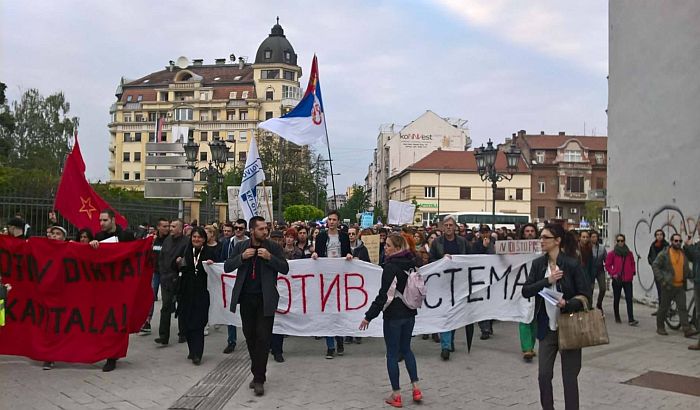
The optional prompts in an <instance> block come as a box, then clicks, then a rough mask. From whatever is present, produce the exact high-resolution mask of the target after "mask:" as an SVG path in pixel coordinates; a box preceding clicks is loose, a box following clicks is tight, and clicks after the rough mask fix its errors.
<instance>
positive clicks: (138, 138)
mask: <svg viewBox="0 0 700 410" xmlns="http://www.w3.org/2000/svg"><path fill="white" fill-rule="evenodd" d="M134 142H141V133H140V132H135V133H134Z"/></svg>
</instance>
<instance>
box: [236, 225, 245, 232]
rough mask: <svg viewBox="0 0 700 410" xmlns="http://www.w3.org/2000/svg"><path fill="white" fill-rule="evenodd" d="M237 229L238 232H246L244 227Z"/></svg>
mask: <svg viewBox="0 0 700 410" xmlns="http://www.w3.org/2000/svg"><path fill="white" fill-rule="evenodd" d="M235 229H236V230H237V231H245V228H244V227H242V226H237V227H236V228H235Z"/></svg>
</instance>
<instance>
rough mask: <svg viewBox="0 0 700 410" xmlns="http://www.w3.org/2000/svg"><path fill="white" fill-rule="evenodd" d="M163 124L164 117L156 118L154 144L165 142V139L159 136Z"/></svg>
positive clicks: (161, 132)
mask: <svg viewBox="0 0 700 410" xmlns="http://www.w3.org/2000/svg"><path fill="white" fill-rule="evenodd" d="M164 122H165V118H164V117H158V118H157V119H156V141H155V142H165V139H164V138H162V137H161V136H162V135H163V123H164Z"/></svg>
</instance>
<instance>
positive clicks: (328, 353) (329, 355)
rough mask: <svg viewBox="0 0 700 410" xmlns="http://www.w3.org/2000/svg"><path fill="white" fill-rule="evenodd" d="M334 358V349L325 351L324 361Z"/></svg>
mask: <svg viewBox="0 0 700 410" xmlns="http://www.w3.org/2000/svg"><path fill="white" fill-rule="evenodd" d="M333 357H335V349H328V350H326V359H332V358H333Z"/></svg>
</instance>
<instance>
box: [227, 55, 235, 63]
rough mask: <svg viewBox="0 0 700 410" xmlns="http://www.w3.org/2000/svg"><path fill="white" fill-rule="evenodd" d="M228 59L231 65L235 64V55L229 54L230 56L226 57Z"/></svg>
mask: <svg viewBox="0 0 700 410" xmlns="http://www.w3.org/2000/svg"><path fill="white" fill-rule="evenodd" d="M228 59H229V60H230V61H231V62H232V63H235V62H236V55H235V54H233V53H231V55H230V56H228Z"/></svg>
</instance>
